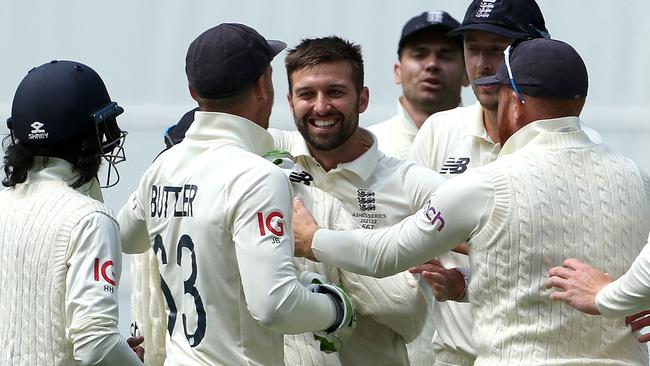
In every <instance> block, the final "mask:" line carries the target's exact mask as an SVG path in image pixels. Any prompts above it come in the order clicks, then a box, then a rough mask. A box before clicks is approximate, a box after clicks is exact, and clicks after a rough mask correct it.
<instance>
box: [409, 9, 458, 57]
mask: <svg viewBox="0 0 650 366" xmlns="http://www.w3.org/2000/svg"><path fill="white" fill-rule="evenodd" d="M459 26H460V23H459V22H458V21H457V20H456V19H454V17H452V16H451V15H449V13H447V12H446V11H425V12H424V13H422V14H420V15H418V16H414V17H413V18H411V19H410V20H409V21H408V22H406V24H404V28H402V36H401V37H400V39H399V45H398V47H397V54H401V53H402V48H404V45H405V44H406V42H407V41H408V40H409V39H410V38H412V37H413V36H415V35H416V34H417V33H420V32H421V31H424V30H427V29H436V28H438V29H440V30H442V31H446V32H448V31H451V30H454V29H456V28H458V27H459ZM459 41H460V42H462V39H460V38H459Z"/></svg>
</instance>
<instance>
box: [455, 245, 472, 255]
mask: <svg viewBox="0 0 650 366" xmlns="http://www.w3.org/2000/svg"><path fill="white" fill-rule="evenodd" d="M451 251H452V252H456V253H460V254H465V255H469V245H468V244H467V243H461V244H458V246H457V247H456V248H454V249H452V250H451Z"/></svg>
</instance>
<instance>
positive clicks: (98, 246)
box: [65, 212, 142, 365]
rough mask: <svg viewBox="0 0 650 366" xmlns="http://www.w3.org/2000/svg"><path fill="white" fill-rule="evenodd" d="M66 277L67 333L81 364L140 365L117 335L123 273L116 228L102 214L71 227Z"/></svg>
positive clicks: (107, 217) (91, 215)
mask: <svg viewBox="0 0 650 366" xmlns="http://www.w3.org/2000/svg"><path fill="white" fill-rule="evenodd" d="M70 241H71V243H70V248H71V249H70V256H69V260H68V262H67V266H68V272H67V275H66V300H65V313H66V335H67V337H68V338H69V339H70V342H71V343H72V345H73V353H74V357H75V359H76V360H78V361H79V362H80V363H81V364H83V365H92V364H100V365H101V364H109V363H110V362H108V363H106V362H103V361H105V360H120V362H121V363H120V364H121V365H141V364H142V363H141V362H140V360H139V359H138V358H137V357H136V355H135V353H134V352H133V351H132V350H131V348H130V347H129V346H128V345H127V344H126V342H125V341H124V339H123V338H122V336H120V334H119V331H118V328H117V323H118V299H117V288H118V283H119V279H120V273H121V270H122V259H121V258H122V254H121V253H120V245H119V236H118V229H117V225H116V223H115V221H114V220H113V219H112V218H110V217H109V216H108V215H106V214H103V213H99V212H97V213H93V214H90V215H88V216H87V217H86V218H85V219H84V220H83V221H81V222H80V223H79V224H77V226H76V227H75V228H74V229H73V231H72V234H71V239H70Z"/></svg>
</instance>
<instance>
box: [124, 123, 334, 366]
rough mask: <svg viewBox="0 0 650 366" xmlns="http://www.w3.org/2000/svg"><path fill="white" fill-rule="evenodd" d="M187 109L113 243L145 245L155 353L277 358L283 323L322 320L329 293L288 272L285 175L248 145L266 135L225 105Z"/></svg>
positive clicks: (174, 359) (308, 327)
mask: <svg viewBox="0 0 650 366" xmlns="http://www.w3.org/2000/svg"><path fill="white" fill-rule="evenodd" d="M194 117H195V120H194V123H193V124H192V126H191V127H190V128H189V129H188V130H187V133H186V136H185V139H184V140H183V142H181V143H180V144H178V145H176V146H174V147H173V148H171V149H169V150H167V151H165V152H164V153H162V154H161V155H160V156H159V157H158V158H157V159H156V160H155V161H154V162H153V163H152V165H151V166H150V167H149V169H147V171H146V172H145V173H144V175H143V177H142V179H141V181H140V184H139V187H138V189H137V191H136V192H135V193H134V194H133V195H132V197H131V200H130V202H129V203H128V204H127V205H126V206H125V207H124V208H123V209H122V210H121V211H120V214H119V216H118V219H119V222H120V226H121V229H122V235H123V238H124V242H125V248H124V251H125V252H127V253H128V252H143V251H144V250H146V249H147V248H148V247H149V246H151V245H153V249H154V252H155V253H156V256H157V258H158V260H159V263H158V264H159V268H160V274H161V286H162V289H163V293H164V294H165V298H166V302H167V307H166V308H167V313H168V336H167V342H166V346H167V347H166V349H167V359H166V363H165V364H166V365H189V364H192V365H282V364H284V361H283V336H282V334H283V333H287V334H290V333H302V332H307V331H315V330H321V329H326V328H328V327H330V326H331V325H332V323H333V322H334V320H335V317H336V309H335V306H334V303H333V301H332V300H331V298H330V297H329V296H327V295H323V294H315V293H311V292H309V291H307V290H306V288H304V287H303V286H302V285H300V283H299V282H298V281H297V279H296V274H295V271H294V268H293V265H292V262H291V260H292V257H293V249H294V248H293V233H292V231H291V229H290V223H291V216H292V213H293V209H292V206H291V204H292V191H291V188H290V185H289V181H288V179H287V177H286V176H285V175H284V173H283V172H282V170H280V169H279V168H278V167H277V166H275V165H274V164H273V163H271V162H269V161H267V160H265V159H263V158H262V157H260V156H258V155H259V154H261V153H264V152H266V151H268V150H270V149H271V148H272V139H271V136H269V134H268V133H267V131H266V130H264V129H263V128H261V127H259V126H258V125H256V124H254V123H253V122H251V121H249V120H247V119H244V118H241V117H238V116H234V115H230V114H225V113H211V112H196V113H195V115H194ZM143 234H144V237H143ZM127 243H128V244H129V245H127Z"/></svg>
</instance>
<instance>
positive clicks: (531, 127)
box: [499, 117, 580, 157]
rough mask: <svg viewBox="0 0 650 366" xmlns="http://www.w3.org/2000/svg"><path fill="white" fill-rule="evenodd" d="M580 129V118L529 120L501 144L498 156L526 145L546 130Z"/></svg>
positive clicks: (569, 130)
mask: <svg viewBox="0 0 650 366" xmlns="http://www.w3.org/2000/svg"><path fill="white" fill-rule="evenodd" d="M579 130H580V118H578V117H561V118H553V119H542V120H539V121H534V122H531V123H529V124H527V125H525V126H524V127H522V128H520V129H519V130H518V131H517V132H515V133H514V134H513V135H512V136H510V138H508V140H507V141H506V142H505V143H504V144H503V147H502V148H501V151H500V152H499V157H501V156H503V155H507V154H511V153H513V152H515V151H517V150H519V149H521V148H522V147H524V146H526V145H528V144H529V143H530V142H531V141H533V140H534V139H535V138H537V137H538V136H539V135H541V134H543V133H547V132H573V131H579Z"/></svg>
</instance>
